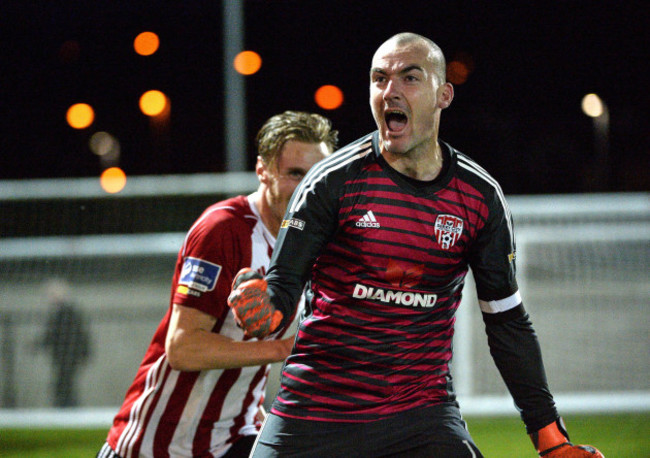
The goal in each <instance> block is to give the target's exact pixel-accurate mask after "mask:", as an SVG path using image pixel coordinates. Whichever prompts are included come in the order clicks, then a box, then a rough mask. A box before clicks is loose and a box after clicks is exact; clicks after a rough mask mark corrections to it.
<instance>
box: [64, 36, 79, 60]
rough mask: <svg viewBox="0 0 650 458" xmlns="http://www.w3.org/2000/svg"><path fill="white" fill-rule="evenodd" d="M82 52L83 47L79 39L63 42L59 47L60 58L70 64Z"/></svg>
mask: <svg viewBox="0 0 650 458" xmlns="http://www.w3.org/2000/svg"><path fill="white" fill-rule="evenodd" d="M80 52H81V47H80V46H79V42H78V41H75V40H67V41H65V42H63V44H62V45H61V47H60V48H59V59H60V60H61V62H63V63H65V64H69V63H70V62H74V61H75V60H77V59H78V58H79V54H80Z"/></svg>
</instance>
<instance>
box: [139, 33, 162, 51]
mask: <svg viewBox="0 0 650 458" xmlns="http://www.w3.org/2000/svg"><path fill="white" fill-rule="evenodd" d="M158 46H160V40H159V38H158V35H156V34H155V33H153V32H142V33H141V34H139V35H138V36H137V37H135V40H133V49H135V52H136V53H138V54H140V55H141V56H150V55H152V54H153V53H155V52H156V51H158Z"/></svg>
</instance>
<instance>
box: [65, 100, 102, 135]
mask: <svg viewBox="0 0 650 458" xmlns="http://www.w3.org/2000/svg"><path fill="white" fill-rule="evenodd" d="M65 119H66V120H67V121H68V124H69V125H70V127H72V128H74V129H85V128H86V127H88V126H90V125H91V124H92V123H93V121H94V120H95V112H94V111H93V109H92V107H91V106H90V105H88V104H87V103H75V104H74V105H72V106H71V107H70V108H68V112H67V113H66V115H65Z"/></svg>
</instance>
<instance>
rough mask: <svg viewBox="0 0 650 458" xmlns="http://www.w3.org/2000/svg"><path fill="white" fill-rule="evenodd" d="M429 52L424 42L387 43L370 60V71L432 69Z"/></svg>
mask: <svg viewBox="0 0 650 458" xmlns="http://www.w3.org/2000/svg"><path fill="white" fill-rule="evenodd" d="M431 57H432V56H431V50H430V49H429V47H428V46H426V44H425V43H424V42H421V41H413V42H407V43H401V44H400V43H398V42H396V41H388V42H386V43H384V44H383V45H381V46H380V47H379V48H378V49H377V51H376V52H375V54H374V56H373V58H372V64H371V67H370V69H371V72H372V71H392V72H394V71H397V72H399V71H402V70H403V69H405V68H414V67H415V68H418V67H419V68H422V69H425V70H428V69H429V68H433V62H432V58H431Z"/></svg>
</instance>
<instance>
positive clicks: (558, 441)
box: [530, 418, 605, 458]
mask: <svg viewBox="0 0 650 458" xmlns="http://www.w3.org/2000/svg"><path fill="white" fill-rule="evenodd" d="M530 438H531V440H532V441H533V445H535V449H536V450H537V453H539V456H543V457H544V458H605V457H604V455H603V454H602V453H600V451H599V450H598V449H597V448H595V447H592V446H591V445H573V444H572V443H571V442H569V434H568V433H567V432H566V429H565V428H564V424H563V422H562V419H561V418H558V419H557V420H556V421H554V422H553V423H551V424H550V425H546V426H544V427H543V428H542V429H540V430H539V431H537V432H534V433H532V434H530Z"/></svg>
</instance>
